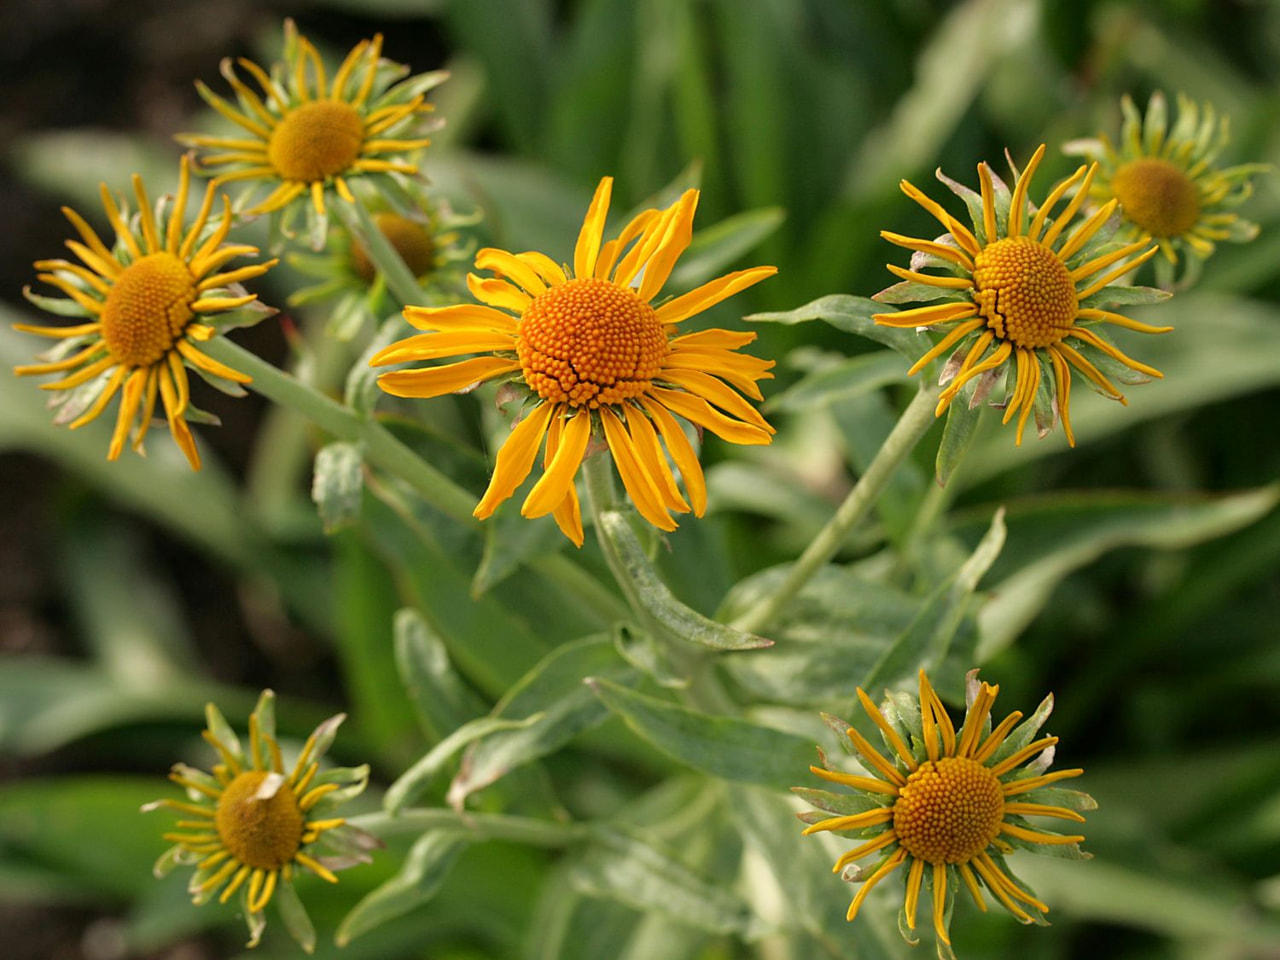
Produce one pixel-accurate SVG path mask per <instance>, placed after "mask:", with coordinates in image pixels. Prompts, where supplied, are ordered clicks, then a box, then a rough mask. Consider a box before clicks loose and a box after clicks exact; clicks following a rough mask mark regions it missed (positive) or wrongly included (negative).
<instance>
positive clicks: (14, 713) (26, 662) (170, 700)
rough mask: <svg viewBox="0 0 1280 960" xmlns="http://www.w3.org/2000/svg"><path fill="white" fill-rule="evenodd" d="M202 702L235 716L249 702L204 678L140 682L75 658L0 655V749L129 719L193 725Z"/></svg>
mask: <svg viewBox="0 0 1280 960" xmlns="http://www.w3.org/2000/svg"><path fill="white" fill-rule="evenodd" d="M208 701H217V702H218V703H220V704H222V705H223V706H224V707H226V708H227V710H228V711H229V712H233V713H235V714H237V715H240V716H244V715H247V714H248V713H249V710H250V709H251V708H252V706H253V699H252V697H251V696H250V695H247V694H246V693H245V692H243V691H242V690H239V689H236V688H232V687H224V686H220V685H217V684H212V683H208V682H199V681H185V680H179V681H169V682H166V683H165V684H162V685H160V686H156V687H146V688H143V687H139V686H138V685H137V684H132V683H130V684H125V683H121V682H120V681H119V680H118V679H116V678H114V677H112V676H111V675H110V674H108V673H106V672H104V671H103V670H101V669H99V668H97V667H90V666H88V665H86V664H83V663H80V662H76V661H69V660H60V659H54V658H46V657H40V656H36V655H23V656H6V657H0V755H9V756H35V755H38V754H42V753H47V752H49V751H52V750H57V749H59V748H60V747H64V746H66V745H67V744H69V743H73V742H75V741H76V740H79V739H82V738H84V737H87V736H91V735H93V734H95V733H99V732H101V731H103V730H110V729H113V728H116V727H121V726H126V725H129V724H134V723H153V722H156V721H158V720H177V721H180V722H184V723H192V724H194V725H197V726H198V725H200V724H201V723H203V721H204V715H203V708H204V704H205V703H206V702H208Z"/></svg>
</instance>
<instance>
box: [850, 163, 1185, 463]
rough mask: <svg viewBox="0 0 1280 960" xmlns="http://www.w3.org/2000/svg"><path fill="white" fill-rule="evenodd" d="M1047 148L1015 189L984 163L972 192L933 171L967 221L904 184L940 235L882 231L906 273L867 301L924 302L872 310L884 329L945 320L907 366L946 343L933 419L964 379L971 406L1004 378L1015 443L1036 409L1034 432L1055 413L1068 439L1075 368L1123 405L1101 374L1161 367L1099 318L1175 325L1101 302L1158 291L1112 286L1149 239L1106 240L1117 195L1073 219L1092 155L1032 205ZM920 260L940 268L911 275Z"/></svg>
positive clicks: (1141, 326)
mask: <svg viewBox="0 0 1280 960" xmlns="http://www.w3.org/2000/svg"><path fill="white" fill-rule="evenodd" d="M1044 150H1045V148H1044V146H1043V145H1042V146H1041V147H1040V148H1039V149H1038V150H1037V151H1036V152H1035V155H1034V156H1032V158H1031V162H1030V163H1028V164H1027V168H1026V170H1024V171H1023V172H1022V173H1021V174H1020V175H1016V178H1015V183H1014V188H1013V191H1012V192H1010V191H1009V189H1008V188H1007V187H1006V186H1005V185H1004V183H1003V182H1001V181H1000V180H999V178H998V177H996V176H995V175H994V174H993V173H992V171H991V168H990V167H989V166H988V165H987V164H986V163H980V164H978V176H979V179H980V180H981V184H982V190H981V194H976V193H974V192H973V191H972V190H969V189H968V188H967V187H964V186H962V185H960V184H958V183H955V182H954V181H952V180H949V179H947V178H946V177H944V176H943V175H942V173H941V172H939V174H938V178H939V179H940V180H942V181H943V182H944V183H946V184H947V185H948V186H949V187H950V188H951V189H952V190H953V191H954V192H955V193H956V194H957V195H958V196H960V197H961V198H962V199H964V200H965V203H966V205H967V206H968V209H969V212H970V216H971V218H972V220H973V230H970V229H969V228H968V227H966V226H965V225H964V224H962V223H961V222H960V221H959V220H957V219H956V218H955V217H953V216H951V214H949V213H947V211H946V210H945V209H944V208H943V207H942V206H941V205H940V204H938V203H936V202H935V201H933V200H931V199H929V197H927V196H925V195H924V194H923V193H922V192H921V191H920V190H918V189H916V187H914V186H912V185H911V184H910V183H908V182H907V181H905V180H904V181H902V184H901V186H902V191H903V193H905V194H906V195H907V196H909V197H910V198H911V199H913V200H915V201H916V203H918V204H920V206H922V207H924V208H925V209H926V210H928V211H929V213H931V214H932V215H933V216H934V217H935V218H937V219H938V221H939V222H940V223H941V224H942V225H943V226H944V227H945V228H946V229H947V233H946V234H944V235H943V236H941V237H939V238H937V239H936V240H918V239H914V238H912V237H904V236H901V235H899V234H896V233H890V232H889V231H882V232H881V234H880V235H881V236H882V237H884V238H885V239H886V240H888V241H889V242H890V243H894V244H897V245H898V246H900V247H905V248H906V249H908V250H912V251H914V253H913V255H912V258H911V269H910V270H907V269H903V268H902V267H898V266H895V265H893V264H889V270H890V272H892V273H894V274H895V275H897V276H898V277H901V278H902V280H903V282H902V283H899V284H896V285H894V286H892V287H889V288H888V289H886V290H882V291H881V292H880V293H878V294H876V295H875V297H874V298H873V299H875V300H879V301H881V302H885V303H902V302H908V301H913V300H914V301H922V300H927V301H933V302H931V303H930V305H929V306H924V307H916V308H914V309H911V310H902V311H899V312H897V313H881V314H876V315H875V317H874V319H875V321H876V323H879V324H881V325H883V326H889V327H900V328H908V329H914V328H919V327H935V326H949V327H950V329H949V330H948V331H947V333H946V335H945V336H944V337H943V338H942V339H941V340H939V341H938V342H937V343H936V344H935V345H933V346H932V347H931V349H929V350H928V351H927V352H926V353H925V354H924V356H922V357H921V358H920V359H919V360H918V361H917V362H916V363H915V365H914V366H912V367H911V369H910V371H909V372H910V373H913V374H914V373H916V372H918V371H919V370H921V369H923V368H924V367H925V366H926V365H927V364H928V363H929V362H930V361H932V360H934V359H936V358H938V357H940V356H942V354H944V353H946V352H947V351H948V350H952V349H953V348H954V352H953V354H952V356H951V358H950V359H949V361H948V362H947V364H946V365H945V367H944V368H943V371H942V377H941V380H940V382H941V383H943V384H947V386H946V389H944V390H943V391H942V395H941V397H940V399H939V401H938V408H937V411H936V412H937V414H938V415H939V416H940V415H941V414H942V412H943V411H944V410H946V409H947V407H948V406H949V405H950V404H951V402H952V401H953V400H954V399H955V398H956V397H957V396H958V395H959V393H960V391H961V390H962V389H963V388H965V387H966V386H967V385H968V384H970V383H971V382H974V381H976V383H975V385H974V389H973V391H972V394H971V395H970V397H969V405H970V406H971V407H972V406H976V405H977V404H979V403H981V402H982V401H983V400H984V399H986V398H987V396H989V395H990V393H991V391H992V390H993V388H994V387H995V386H996V382H997V380H998V379H999V378H1000V377H1001V376H1002V375H1004V376H1006V378H1007V380H1006V388H1005V396H1004V399H1003V406H1004V420H1003V422H1004V423H1008V422H1009V421H1010V420H1011V419H1013V417H1014V416H1015V415H1016V416H1017V417H1018V423H1017V432H1016V442H1017V443H1018V444H1019V445H1021V443H1022V431H1023V428H1024V427H1025V426H1026V423H1027V420H1028V418H1029V417H1030V416H1031V414H1032V413H1033V412H1034V413H1035V414H1036V425H1037V427H1038V428H1039V429H1040V435H1041V436H1044V434H1045V433H1047V432H1048V431H1049V430H1050V429H1051V428H1052V426H1053V424H1054V423H1055V422H1056V421H1057V418H1058V417H1059V416H1061V418H1062V427H1063V431H1064V433H1065V434H1066V437H1067V442H1068V443H1070V444H1071V445H1072V446H1074V445H1075V435H1074V433H1073V432H1072V430H1071V412H1070V401H1071V368H1072V367H1074V368H1075V369H1076V370H1078V371H1079V372H1080V373H1082V374H1084V376H1085V378H1086V380H1087V381H1088V382H1089V384H1090V385H1091V386H1093V387H1094V388H1095V389H1096V390H1098V392H1100V393H1101V394H1102V395H1103V396H1106V397H1109V398H1111V399H1113V400H1119V401H1120V402H1121V403H1125V402H1126V401H1125V399H1124V396H1123V395H1122V394H1121V393H1120V391H1119V390H1118V389H1116V387H1115V385H1114V384H1113V383H1112V382H1111V379H1110V377H1115V378H1116V379H1119V380H1120V381H1121V382H1125V383H1141V382H1144V381H1145V380H1146V379H1147V378H1148V377H1159V376H1162V374H1161V373H1160V371H1158V370H1155V369H1153V368H1152V367H1149V366H1147V365H1146V364H1144V363H1140V362H1138V361H1137V360H1134V359H1132V358H1130V357H1128V356H1126V355H1125V354H1124V353H1123V352H1122V351H1121V350H1120V349H1119V348H1118V347H1117V346H1116V345H1115V344H1113V343H1112V342H1111V341H1110V339H1109V338H1108V337H1107V336H1106V335H1105V334H1103V333H1102V331H1101V330H1100V329H1098V326H1097V325H1098V324H1100V323H1109V324H1113V325H1115V326H1119V327H1125V328H1127V329H1130V330H1138V331H1141V332H1143V333H1164V332H1167V331H1168V330H1171V329H1172V328H1171V327H1153V326H1150V325H1148V324H1145V323H1140V322H1138V321H1137V320H1133V319H1130V318H1129V317H1125V316H1122V315H1121V314H1118V313H1113V312H1111V311H1110V310H1107V309H1104V308H1105V307H1108V306H1113V305H1115V304H1116V303H1134V302H1141V301H1143V300H1156V299H1161V298H1163V297H1164V296H1166V295H1165V294H1161V293H1159V292H1158V291H1152V290H1148V289H1146V288H1142V287H1136V288H1135V287H1128V286H1123V285H1121V284H1119V283H1117V281H1118V280H1119V279H1120V278H1121V277H1123V276H1124V275H1125V274H1126V273H1128V272H1129V271H1131V270H1133V269H1134V268H1135V267H1137V266H1138V265H1139V264H1141V263H1143V262H1144V261H1146V260H1147V259H1148V258H1150V257H1151V256H1152V255H1153V254H1154V253H1155V252H1156V249H1157V248H1156V247H1154V246H1151V247H1150V248H1149V249H1145V250H1144V247H1147V241H1146V240H1139V241H1137V242H1134V243H1116V242H1111V241H1110V236H1111V234H1112V233H1114V229H1115V225H1114V223H1112V224H1110V225H1109V223H1108V222H1109V221H1110V220H1111V216H1112V214H1113V213H1114V212H1115V209H1116V206H1117V202H1116V201H1114V200H1112V201H1110V202H1108V203H1106V204H1104V205H1103V206H1102V208H1101V209H1100V210H1098V211H1097V212H1096V213H1094V214H1093V215H1092V216H1090V217H1088V218H1087V219H1083V220H1082V221H1081V222H1079V223H1074V222H1073V218H1075V216H1076V213H1077V212H1078V211H1079V209H1080V206H1081V204H1082V203H1083V202H1084V198H1085V196H1086V195H1087V194H1088V193H1089V190H1090V187H1091V185H1092V183H1093V179H1094V176H1095V175H1096V173H1097V167H1098V165H1097V164H1093V165H1092V166H1089V167H1083V166H1082V167H1080V169H1078V170H1077V171H1076V172H1075V173H1074V174H1072V175H1071V176H1070V177H1068V178H1067V179H1066V180H1064V181H1063V182H1062V183H1060V184H1058V185H1057V186H1056V187H1054V189H1053V190H1052V192H1050V194H1049V196H1048V198H1047V199H1046V200H1045V202H1044V203H1043V204H1042V205H1041V206H1040V207H1039V208H1038V209H1037V208H1036V207H1035V206H1034V205H1033V204H1032V203H1031V201H1030V197H1029V190H1030V186H1031V178H1032V177H1033V176H1034V174H1035V171H1036V167H1037V166H1039V164H1040V160H1041V158H1042V157H1043V156H1044ZM1016 173H1017V172H1016V170H1015V174H1016ZM1072 188H1076V193H1075V195H1074V197H1073V198H1072V199H1070V200H1069V201H1068V202H1067V204H1066V206H1065V207H1064V208H1063V209H1062V211H1061V212H1060V213H1059V214H1058V215H1057V216H1056V217H1053V216H1052V214H1053V209H1054V207H1055V206H1056V205H1057V204H1058V203H1059V202H1060V201H1062V200H1063V198H1064V197H1065V196H1066V195H1067V193H1068V191H1070V190H1071V189H1072ZM925 268H929V269H934V270H941V271H943V273H923V272H920V271H921V270H923V269H925ZM1135 373H1136V374H1137V376H1136V377H1135V376H1134V374H1135Z"/></svg>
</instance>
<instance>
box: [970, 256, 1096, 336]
mask: <svg viewBox="0 0 1280 960" xmlns="http://www.w3.org/2000/svg"><path fill="white" fill-rule="evenodd" d="M973 282H974V287H975V289H974V291H973V299H974V300H975V301H977V304H978V312H979V313H981V314H982V316H983V317H985V318H986V321H987V326H988V327H990V328H991V329H992V330H994V331H995V334H996V336H997V337H999V338H1000V339H1001V340H1011V341H1012V342H1013V343H1014V344H1015V345H1017V346H1019V347H1027V348H1035V347H1047V346H1049V345H1050V344H1051V343H1057V342H1058V341H1059V340H1061V339H1062V338H1063V337H1065V336H1066V335H1067V334H1068V333H1070V332H1071V327H1072V324H1074V323H1075V319H1076V314H1077V313H1079V308H1080V304H1079V301H1078V300H1077V299H1076V285H1075V283H1073V282H1072V280H1071V273H1070V271H1068V270H1067V265H1066V264H1065V263H1063V262H1062V258H1061V257H1059V256H1058V255H1057V254H1056V253H1054V252H1053V251H1052V250H1050V249H1049V248H1048V247H1046V246H1045V245H1044V244H1042V243H1040V242H1038V241H1036V240H1032V239H1031V238H1030V237H1006V238H1005V239H1004V240H997V241H996V242H995V243H993V244H991V245H990V246H988V247H984V248H983V250H982V251H981V252H980V253H979V254H978V255H977V256H976V257H974V261H973Z"/></svg>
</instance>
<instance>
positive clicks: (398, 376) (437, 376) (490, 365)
mask: <svg viewBox="0 0 1280 960" xmlns="http://www.w3.org/2000/svg"><path fill="white" fill-rule="evenodd" d="M519 369H520V362H519V361H518V360H506V359H503V358H502V357H475V358H474V359H471V360H462V361H460V362H458V363H448V364H444V365H443V366H439V367H423V368H421V369H418V370H393V371H391V372H390V373H384V374H382V375H381V376H379V377H378V385H379V386H380V387H381V388H382V389H383V390H385V391H386V392H387V393H390V394H392V395H394V396H397V397H440V396H443V395H444V394H446V393H455V392H457V391H458V390H462V389H464V388H465V387H469V386H471V385H472V384H473V383H479V382H480V381H482V380H488V379H490V378H492V377H496V376H500V375H501V374H504V373H510V372H512V371H513V370H519Z"/></svg>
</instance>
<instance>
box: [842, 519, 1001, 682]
mask: <svg viewBox="0 0 1280 960" xmlns="http://www.w3.org/2000/svg"><path fill="white" fill-rule="evenodd" d="M1004 540H1005V525H1004V508H1003V507H1001V508H999V509H997V510H996V512H995V516H994V517H992V518H991V526H990V528H988V530H987V533H986V535H985V536H984V537H983V538H982V540H980V541H979V542H978V546H977V547H976V548H975V549H974V551H973V553H972V554H971V555H970V556H969V558H968V559H967V560H965V562H964V563H963V564H962V565H961V566H960V569H959V570H957V571H956V572H955V573H954V574H952V575H951V576H950V577H948V578H947V579H946V580H945V581H943V582H942V583H941V584H940V585H939V586H938V587H936V588H935V589H934V591H933V593H932V594H930V595H929V598H928V600H926V601H925V604H924V606H923V607H922V608H921V609H920V613H919V614H918V615H917V616H916V618H915V619H914V620H912V621H911V625H910V626H908V627H907V629H906V630H905V631H903V633H902V635H901V636H899V637H898V639H896V640H895V641H894V642H893V645H892V646H891V647H889V649H888V650H886V651H885V652H884V655H883V656H882V657H881V658H880V659H879V660H878V661H877V662H876V665H875V666H874V667H872V668H871V670H870V671H868V673H867V675H866V677H865V678H864V679H863V681H862V683H860V684H859V686H861V687H862V688H863V689H864V690H879V689H880V688H881V687H882V686H889V687H892V686H895V685H897V683H898V682H899V681H902V680H906V679H908V678H910V677H912V676H914V675H915V673H916V671H917V670H919V669H921V668H922V667H925V668H933V667H934V666H936V665H937V664H938V663H940V662H941V661H942V659H943V657H945V656H946V654H947V650H948V648H949V647H950V646H951V641H952V640H953V639H954V637H955V635H956V631H957V630H958V629H959V628H960V623H961V621H962V620H963V619H964V615H965V612H966V610H967V609H968V607H969V600H970V598H971V597H972V596H973V593H974V591H975V590H976V589H977V588H978V581H980V580H981V579H982V577H983V575H984V574H986V572H987V571H988V570H990V569H991V565H992V564H993V563H995V560H996V557H998V556H999V555H1000V549H1001V548H1002V547H1003V546H1004Z"/></svg>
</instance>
